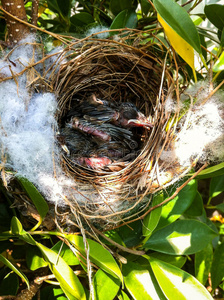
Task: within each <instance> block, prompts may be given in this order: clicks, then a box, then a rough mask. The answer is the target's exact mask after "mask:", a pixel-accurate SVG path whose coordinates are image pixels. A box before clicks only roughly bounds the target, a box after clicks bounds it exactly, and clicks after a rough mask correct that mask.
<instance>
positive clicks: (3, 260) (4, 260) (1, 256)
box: [0, 254, 29, 287]
mask: <svg viewBox="0 0 224 300" xmlns="http://www.w3.org/2000/svg"><path fill="white" fill-rule="evenodd" d="M0 261H1V262H2V263H3V264H4V265H6V266H7V267H8V268H10V269H11V270H12V271H13V272H15V273H16V274H17V275H18V276H19V277H20V278H21V279H22V280H24V281H25V283H26V285H27V286H28V287H29V280H28V278H27V277H26V275H25V274H23V272H21V271H20V270H19V269H17V268H16V267H15V266H14V265H13V264H12V263H11V262H10V261H9V260H8V259H7V258H5V257H4V256H3V255H1V254H0Z"/></svg>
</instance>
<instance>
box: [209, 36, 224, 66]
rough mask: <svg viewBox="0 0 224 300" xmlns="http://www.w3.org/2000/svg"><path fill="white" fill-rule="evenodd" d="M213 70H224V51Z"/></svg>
mask: <svg viewBox="0 0 224 300" xmlns="http://www.w3.org/2000/svg"><path fill="white" fill-rule="evenodd" d="M223 32H224V31H223ZM212 70H213V72H220V71H223V70H224V51H223V52H222V54H221V55H220V57H219V59H218V60H217V62H216V63H215V64H214V66H213V68H212Z"/></svg>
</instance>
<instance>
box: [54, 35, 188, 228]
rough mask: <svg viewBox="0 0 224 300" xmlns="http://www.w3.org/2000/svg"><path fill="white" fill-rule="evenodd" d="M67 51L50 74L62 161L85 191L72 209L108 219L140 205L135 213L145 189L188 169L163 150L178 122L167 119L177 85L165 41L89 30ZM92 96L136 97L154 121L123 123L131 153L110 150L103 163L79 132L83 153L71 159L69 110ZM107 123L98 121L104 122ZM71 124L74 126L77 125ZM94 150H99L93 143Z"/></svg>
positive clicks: (109, 99) (77, 188)
mask: <svg viewBox="0 0 224 300" xmlns="http://www.w3.org/2000/svg"><path fill="white" fill-rule="evenodd" d="M158 53H159V55H160V56H159V55H158ZM63 54H64V55H63V57H67V62H66V63H63V64H62V65H61V67H60V70H59V72H58V73H57V74H56V75H55V76H53V77H52V80H53V85H54V91H55V92H56V94H57V97H58V107H59V110H58V113H57V121H58V126H59V136H58V140H59V145H60V146H61V148H62V149H61V166H62V169H63V171H64V172H65V173H66V175H67V176H68V177H69V178H71V179H72V180H74V193H75V194H76V195H82V196H83V197H84V199H85V200H84V201H81V202H80V201H78V200H77V199H76V197H75V196H74V195H73V196H72V195H70V196H68V197H66V202H67V204H68V205H69V206H70V208H71V209H72V211H73V212H74V211H76V212H77V211H78V212H79V213H80V214H81V215H82V216H84V217H85V218H87V219H90V220H94V222H96V223H97V222H98V223H99V222H100V220H104V221H103V223H108V224H111V223H112V224H113V223H118V222H120V221H121V220H122V221H125V220H127V219H130V218H133V215H134V214H135V213H136V209H137V210H138V213H137V215H138V214H139V213H140V211H142V210H145V209H146V207H147V206H148V204H149V202H150V201H149V199H150V197H146V195H149V194H153V193H155V192H156V191H158V190H160V189H162V188H164V187H165V186H167V185H169V184H171V183H173V182H174V181H175V180H177V179H178V178H180V176H181V175H183V174H184V172H186V169H183V168H180V166H179V165H178V164H177V163H175V162H173V161H172V162H170V163H169V162H167V161H166V162H164V161H162V160H161V159H160V155H161V153H162V151H163V150H164V149H169V148H170V147H172V140H173V129H172V126H169V124H170V123H172V122H171V119H172V118H173V119H175V116H172V118H171V115H170V113H167V112H166V111H165V103H166V100H167V99H168V98H169V95H170V94H172V93H173V92H175V91H174V88H173V86H174V80H173V75H172V72H170V71H169V70H168V69H167V66H166V62H165V58H164V59H163V58H161V59H160V58H158V57H161V56H163V57H165V54H166V49H165V48H162V47H158V45H156V44H151V43H150V42H149V43H145V42H144V36H143V35H141V34H140V33H137V34H133V32H132V33H130V36H125V37H123V38H122V37H117V38H116V39H115V38H110V39H106V40H102V39H96V38H93V37H89V38H86V39H84V40H81V41H79V42H76V43H73V44H72V45H70V46H69V47H67V48H66V49H65V50H64V53H63ZM171 69H172V68H171ZM91 98H92V99H95V100H96V101H98V102H100V103H102V101H106V103H107V105H109V106H110V107H112V108H113V107H116V108H117V107H120V105H122V103H132V104H134V106H135V107H136V108H137V109H138V110H139V111H140V112H141V113H142V114H144V116H145V117H146V118H147V120H148V121H149V122H150V123H151V124H152V126H151V127H150V128H149V127H145V126H143V127H141V128H131V129H130V128H128V129H126V130H128V131H130V132H131V139H130V143H132V145H133V147H132V145H129V150H128V153H127V152H125V151H124V152H125V154H124V155H123V156H122V157H118V159H116V157H113V158H112V159H110V160H109V162H108V161H107V162H106V163H105V161H104V158H102V156H101V157H100V159H101V161H102V160H103V163H102V165H96V166H93V165H91V164H89V165H88V164H87V163H86V158H85V159H83V157H82V156H83V154H82V150H83V147H84V146H85V143H84V144H83V143H82V141H81V139H80V144H79V143H78V144H77V143H76V145H77V147H78V148H79V150H80V152H79V153H80V154H79V153H78V154H77V155H76V157H77V156H79V159H73V157H72V154H71V151H70V150H71V149H69V146H68V145H66V139H64V142H61V136H62V138H63V132H64V128H65V127H66V126H67V127H68V123H69V122H70V127H71V118H72V117H71V116H72V113H71V112H73V113H74V114H76V113H77V111H79V110H80V109H81V108H80V107H87V106H88V105H89V102H90V100H89V99H91ZM103 103H104V102H103ZM92 107H93V106H91V108H92ZM87 111H88V110H87ZM90 111H91V109H90ZM83 114H84V113H83ZM93 115H94V112H93ZM93 123H94V121H93ZM88 124H89V123H88ZM104 124H105V123H103V122H102V123H98V124H95V125H94V126H96V127H97V129H99V130H100V129H101V128H102V126H104ZM73 125H74V122H73ZM109 126H110V125H109ZM112 126H114V125H112ZM117 127H122V126H117ZM94 128H95V127H94ZM76 129H77V128H76ZM79 129H80V128H79ZM71 130H72V131H73V132H74V130H75V129H74V126H73V128H72V129H71ZM82 133H83V132H82ZM88 133H89V132H88ZM88 133H87V134H86V132H85V133H84V135H85V139H86V143H88V141H89V139H92V138H93V137H92V136H91V134H88ZM74 138H77V139H78V138H79V137H74ZM71 139H72V137H71ZM119 142H120V149H119V150H123V148H122V147H124V145H123V144H122V142H121V141H119ZM67 146H68V147H67ZM116 149H117V148H116ZM112 150H113V149H112ZM92 158H94V159H96V158H99V157H98V156H97V155H96V154H95V153H94V151H93V154H92ZM83 162H85V163H83ZM78 198H79V197H78Z"/></svg>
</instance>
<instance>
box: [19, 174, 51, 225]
mask: <svg viewBox="0 0 224 300" xmlns="http://www.w3.org/2000/svg"><path fill="white" fill-rule="evenodd" d="M17 178H18V180H19V182H20V184H21V185H22V187H23V189H24V190H25V191H26V192H27V195H28V196H29V197H30V199H31V200H32V202H33V204H34V205H35V207H36V209H37V211H38V213H39V215H40V217H41V219H43V218H44V217H45V216H46V214H47V213H48V210H49V207H48V204H47V202H46V201H45V199H44V197H43V196H42V195H41V194H40V192H39V191H38V190H37V188H36V187H35V186H34V185H33V184H32V183H31V182H30V181H29V180H27V179H26V178H24V177H17Z"/></svg>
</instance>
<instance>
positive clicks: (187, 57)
mask: <svg viewBox="0 0 224 300" xmlns="http://www.w3.org/2000/svg"><path fill="white" fill-rule="evenodd" d="M157 17H158V21H159V23H160V24H161V25H162V26H163V28H164V31H165V34H166V36H167V38H168V40H169V41H170V44H171V45H172V47H173V48H174V49H175V51H176V52H177V53H178V54H179V55H180V56H181V57H182V58H183V60H184V61H186V63H187V64H188V65H189V66H190V67H191V68H192V69H194V48H193V47H191V45H190V44H189V43H187V42H186V41H185V40H184V39H183V38H182V37H181V36H180V35H179V34H177V33H176V31H174V30H173V29H172V27H170V26H169V25H168V24H167V22H166V21H165V20H163V18H162V17H161V16H160V15H159V14H158V16H157Z"/></svg>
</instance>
